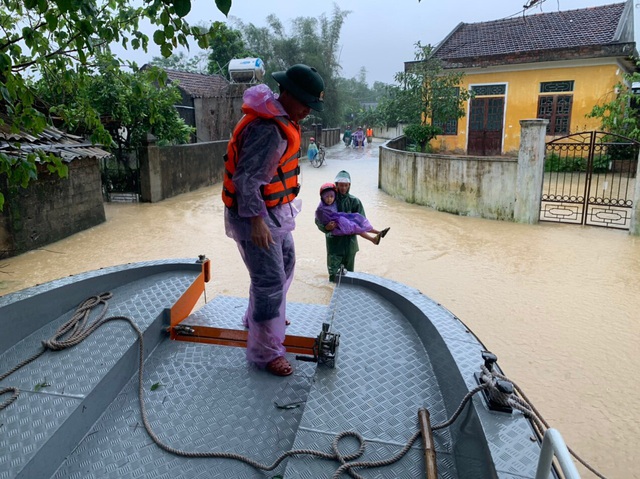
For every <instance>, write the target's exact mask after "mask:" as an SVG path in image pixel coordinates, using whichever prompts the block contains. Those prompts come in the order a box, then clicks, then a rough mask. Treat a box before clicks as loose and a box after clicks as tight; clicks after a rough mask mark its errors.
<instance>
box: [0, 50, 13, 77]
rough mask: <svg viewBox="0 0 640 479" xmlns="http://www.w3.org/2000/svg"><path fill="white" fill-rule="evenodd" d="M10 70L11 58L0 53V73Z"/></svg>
mask: <svg viewBox="0 0 640 479" xmlns="http://www.w3.org/2000/svg"><path fill="white" fill-rule="evenodd" d="M9 70H11V57H10V56H9V55H7V54H6V53H0V71H2V72H5V71H9Z"/></svg>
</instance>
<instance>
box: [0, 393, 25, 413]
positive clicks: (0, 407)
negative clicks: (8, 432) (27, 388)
mask: <svg viewBox="0 0 640 479" xmlns="http://www.w3.org/2000/svg"><path fill="white" fill-rule="evenodd" d="M10 392H13V394H12V395H11V397H10V398H9V399H6V400H5V401H4V402H2V403H0V411H2V410H3V409H4V408H6V407H8V406H10V405H11V403H13V401H15V400H16V399H18V396H20V390H19V389H18V388H14V387H6V388H2V389H0V396H2V395H3V394H7V393H10Z"/></svg>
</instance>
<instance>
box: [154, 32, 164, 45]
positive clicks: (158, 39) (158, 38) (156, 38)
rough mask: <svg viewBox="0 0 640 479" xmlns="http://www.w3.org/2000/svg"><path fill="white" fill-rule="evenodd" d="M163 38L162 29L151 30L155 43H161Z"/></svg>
mask: <svg viewBox="0 0 640 479" xmlns="http://www.w3.org/2000/svg"><path fill="white" fill-rule="evenodd" d="M165 40H166V38H165V36H164V32H163V31H162V30H156V31H155V32H153V42H154V43H155V44H156V45H162V44H163V43H164V42H165Z"/></svg>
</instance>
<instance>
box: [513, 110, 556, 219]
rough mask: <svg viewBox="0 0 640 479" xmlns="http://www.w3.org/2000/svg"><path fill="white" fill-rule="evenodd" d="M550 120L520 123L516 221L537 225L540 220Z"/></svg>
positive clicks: (514, 216) (514, 214) (515, 207)
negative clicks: (546, 136)
mask: <svg viewBox="0 0 640 479" xmlns="http://www.w3.org/2000/svg"><path fill="white" fill-rule="evenodd" d="M548 123H549V120H543V119H535V120H520V151H519V153H518V173H517V179H516V200H515V205H514V211H513V219H514V221H515V222H517V223H529V224H535V223H537V222H538V220H539V219H540V202H541V200H542V182H543V181H544V157H545V147H546V145H545V135H546V129H547V124H548Z"/></svg>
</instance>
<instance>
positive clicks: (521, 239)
mask: <svg viewBox="0 0 640 479" xmlns="http://www.w3.org/2000/svg"><path fill="white" fill-rule="evenodd" d="M380 144H381V142H380V141H374V143H373V145H370V146H368V147H367V148H366V149H365V150H364V151H362V150H359V151H356V150H352V149H346V148H344V147H343V146H342V145H338V146H336V147H332V148H329V149H328V152H327V163H326V164H325V165H324V166H322V167H320V168H317V169H316V168H312V167H311V166H310V165H309V164H308V163H307V162H303V164H302V182H303V189H302V193H301V198H302V200H303V205H304V207H303V211H302V213H301V214H300V216H299V217H298V227H297V229H296V231H295V233H294V235H295V240H296V249H297V265H296V276H295V280H294V283H293V285H292V287H291V290H290V293H289V300H290V301H294V302H308V303H318V304H327V303H328V301H329V298H330V296H331V293H332V290H333V287H332V285H330V284H329V283H328V282H327V275H326V267H325V246H324V237H323V235H322V234H321V233H320V232H319V231H318V230H317V229H316V227H315V225H314V223H313V213H314V210H315V207H316V206H317V203H318V188H319V186H320V185H321V184H322V183H324V182H325V181H332V180H333V178H334V177H335V174H336V173H337V172H338V171H340V170H342V169H346V170H348V171H349V172H350V173H351V176H352V179H353V186H352V193H353V194H355V195H356V196H358V197H359V198H360V199H361V200H362V201H363V203H364V205H365V209H366V212H367V216H368V217H369V219H370V220H371V222H372V224H373V225H374V227H376V228H378V229H381V228H383V227H386V226H391V231H390V233H389V234H388V235H387V237H386V238H385V239H384V240H383V241H382V242H381V244H380V245H379V246H375V245H373V244H371V243H369V242H366V241H361V242H360V248H361V251H360V253H359V254H358V256H357V260H356V269H357V270H358V271H362V272H366V273H371V274H375V275H379V276H384V277H386V278H389V279H392V280H395V281H399V282H401V283H404V284H407V285H409V286H412V287H414V288H417V289H419V290H420V291H421V292H422V293H424V294H426V295H427V296H429V297H431V298H433V299H434V300H436V301H438V302H439V303H441V304H442V305H443V306H445V307H446V308H448V309H449V310H451V311H452V312H453V313H454V314H456V315H457V316H458V317H460V318H461V319H462V321H464V322H465V324H466V325H467V326H468V327H469V328H470V329H471V330H472V331H473V332H474V333H475V334H476V335H477V336H478V337H479V338H480V339H481V340H482V342H483V343H484V345H485V346H486V347H487V348H488V349H489V350H491V351H493V352H494V353H496V354H497V356H498V358H499V364H500V366H501V367H502V369H503V370H504V372H505V373H506V374H507V375H508V376H509V377H510V378H511V379H513V380H514V381H515V382H516V383H517V384H518V385H519V386H520V387H522V388H523V389H524V391H525V393H526V394H527V395H528V396H529V398H530V399H531V401H532V402H533V403H534V405H535V406H536V407H537V408H538V409H539V410H540V412H541V413H542V415H543V416H544V418H545V419H546V420H547V421H548V422H549V423H550V424H551V425H552V426H553V427H555V428H557V429H558V430H560V432H561V433H562V435H563V436H564V438H565V440H566V442H567V444H568V445H569V446H570V447H572V448H573V449H574V450H575V451H576V452H577V453H578V454H580V455H581V456H582V457H583V458H584V459H586V460H587V461H588V462H589V463H590V464H591V465H593V466H594V467H596V468H597V469H598V470H599V471H600V472H601V473H603V474H604V475H605V476H607V477H609V478H640V472H638V469H640V467H639V464H638V458H639V457H640V454H639V453H638V447H639V446H638V443H639V442H640V399H639V397H638V396H639V394H640V386H639V384H640V382H639V381H638V379H639V378H638V375H639V373H640V352H639V351H640V322H639V321H638V317H639V314H638V312H639V311H640V294H639V293H638V290H639V285H640V238H636V237H632V236H629V234H628V233H627V232H625V231H614V230H606V229H600V228H594V227H581V226H571V225H559V224H549V223H544V224H539V225H520V224H513V223H507V222H499V221H490V220H483V219H479V218H469V217H460V216H455V215H450V214H447V213H440V212H437V211H434V210H431V209H429V208H426V207H422V206H416V205H410V204H405V203H404V202H402V201H399V200H396V199H394V198H391V197H390V196H388V195H387V194H385V193H384V192H382V191H381V190H379V189H378V188H377V185H378V162H377V157H378V146H379V145H380ZM219 192H220V185H214V186H213V187H210V188H203V189H201V190H198V191H196V192H193V193H188V194H184V195H181V196H179V197H176V198H171V199H168V200H165V201H162V202H160V203H157V204H107V205H105V208H106V212H107V222H106V223H104V224H102V225H99V226H96V227H94V228H92V229H90V230H87V231H84V232H81V233H78V234H76V235H74V236H72V237H69V238H67V239H64V240H62V241H59V242H57V243H54V244H51V245H48V246H46V247H45V248H42V249H40V250H37V251H31V252H28V253H25V254H23V255H20V256H17V257H14V258H9V259H4V260H1V261H0V295H4V294H7V293H10V292H12V291H17V290H20V289H23V288H26V287H29V286H33V285H35V284H39V283H43V282H46V281H50V280H53V279H57V278H60V277H65V276H68V275H71V274H76V273H80V272H83V271H87V270H92V269H96V268H101V267H106V266H111V265H117V264H122V263H129V262H137V261H144V260H153V259H161V258H194V259H195V258H196V257H197V255H198V254H206V255H207V256H208V257H209V258H211V259H212V263H213V273H212V276H213V279H212V281H211V282H210V283H209V284H208V285H207V296H208V298H212V297H214V296H215V295H232V296H246V295H247V294H248V284H249V280H248V275H247V273H246V270H245V269H244V266H243V265H242V262H241V260H240V256H239V253H238V251H237V249H236V247H235V243H234V242H233V241H232V240H230V239H229V238H227V237H226V236H225V234H224V226H223V209H222V208H223V207H222V202H221V200H220V198H219ZM579 470H580V472H581V473H582V474H583V477H591V475H590V474H589V473H588V472H587V471H586V470H585V469H584V468H583V467H582V466H580V467H579Z"/></svg>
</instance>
